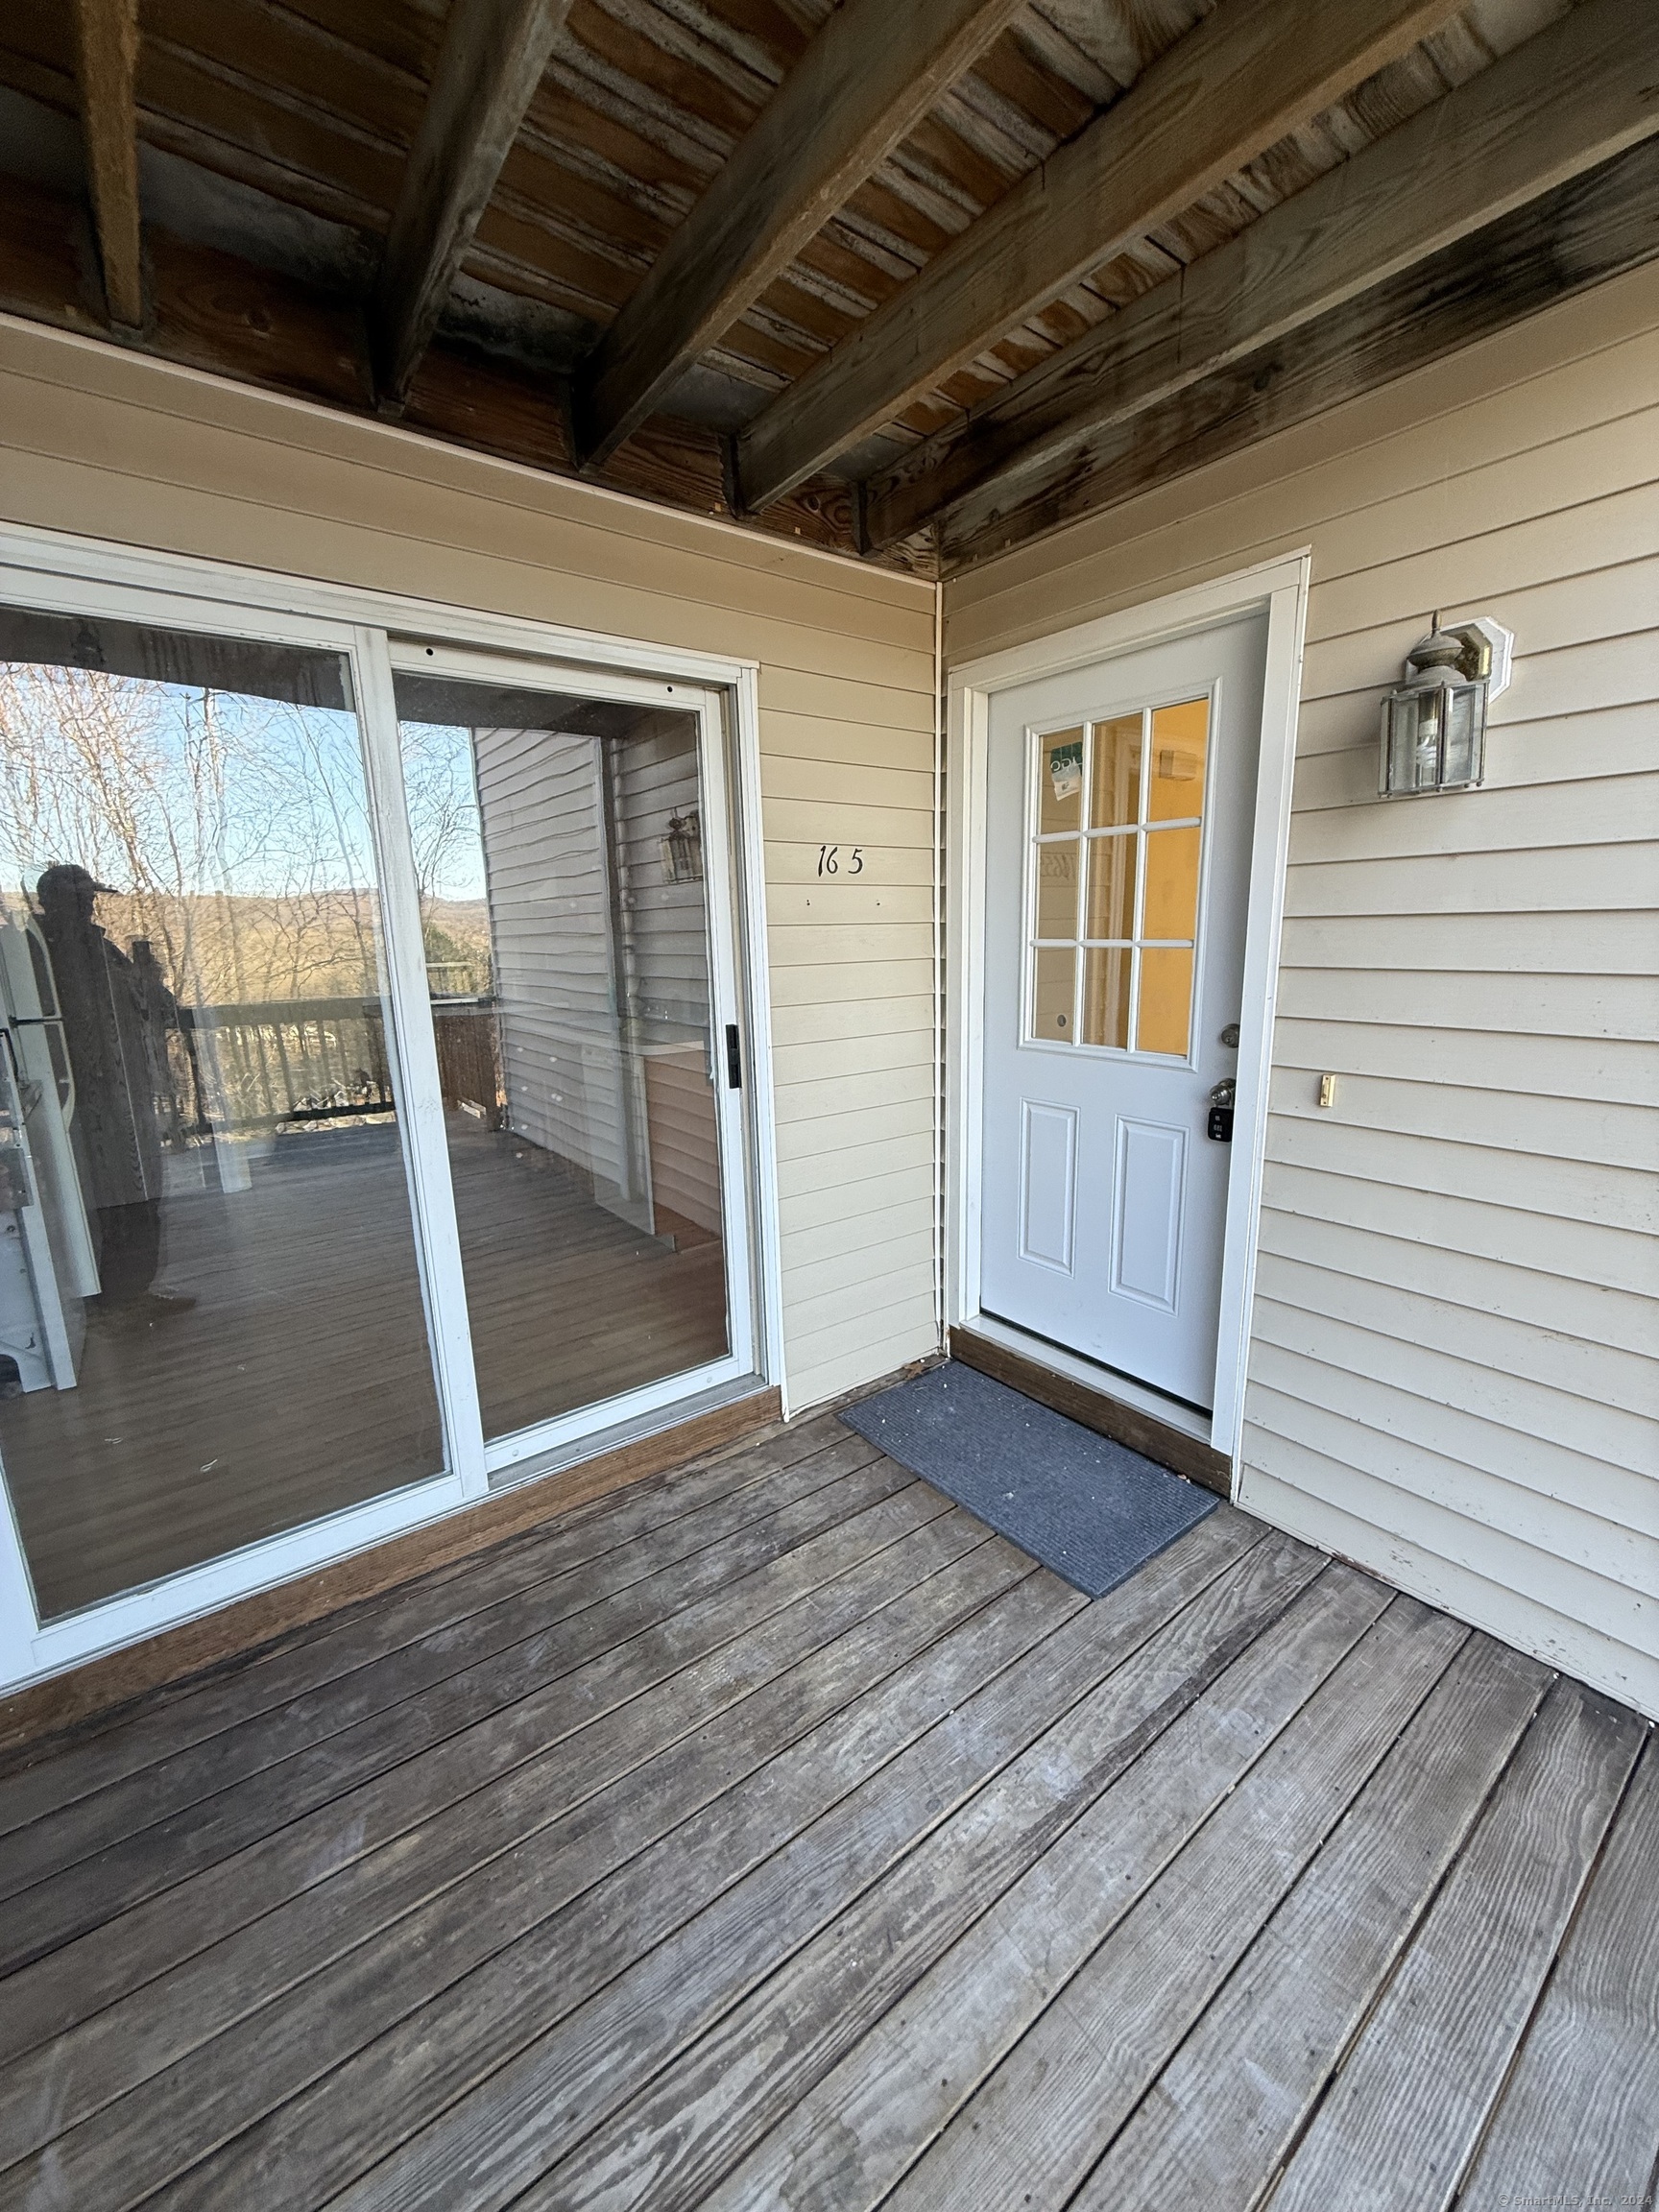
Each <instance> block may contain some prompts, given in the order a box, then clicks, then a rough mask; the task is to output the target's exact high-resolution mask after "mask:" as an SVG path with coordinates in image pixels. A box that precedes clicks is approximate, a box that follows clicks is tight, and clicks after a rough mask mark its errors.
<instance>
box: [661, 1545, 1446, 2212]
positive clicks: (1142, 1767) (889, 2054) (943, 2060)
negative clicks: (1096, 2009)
mask: <svg viewBox="0 0 1659 2212" xmlns="http://www.w3.org/2000/svg"><path fill="white" fill-rule="evenodd" d="M1386 1603H1387V1593H1386V1592H1385V1591H1383V1589H1381V1588H1380V1587H1379V1586H1377V1585H1375V1584H1371V1583H1367V1582H1365V1581H1363V1580H1362V1579H1361V1578H1360V1577H1358V1576H1348V1577H1340V1576H1339V1577H1337V1578H1336V1579H1335V1580H1334V1581H1330V1582H1328V1583H1322V1584H1317V1585H1315V1586H1314V1589H1313V1590H1312V1591H1310V1592H1309V1593H1307V1594H1305V1595H1304V1596H1303V1597H1302V1598H1300V1599H1298V1600H1297V1602H1296V1603H1295V1605H1293V1606H1292V1607H1291V1608H1290V1610H1289V1611H1288V1612H1287V1613H1286V1614H1284V1615H1283V1616H1282V1617H1281V1618H1280V1619H1279V1621H1278V1622H1276V1623H1274V1625H1273V1626H1272V1627H1271V1628H1270V1629H1268V1630H1266V1631H1265V1632H1264V1633H1263V1634H1262V1636H1261V1637H1260V1638H1259V1639H1258V1640H1257V1642H1256V1643H1254V1644H1252V1645H1251V1647H1249V1649H1248V1650H1247V1651H1245V1652H1244V1653H1243V1654H1242V1655H1241V1656H1240V1657H1239V1658H1238V1659H1237V1660H1235V1661H1234V1663H1233V1665H1232V1667H1231V1668H1229V1669H1228V1671H1226V1673H1224V1674H1223V1675H1222V1676H1221V1677H1220V1678H1219V1679H1218V1680H1217V1681H1216V1682H1215V1683H1214V1686H1213V1687H1212V1688H1211V1689H1210V1690H1208V1691H1206V1692H1205V1694H1204V1695H1203V1696H1202V1697H1200V1698H1199V1699H1198V1700H1197V1701H1196V1703H1194V1704H1193V1705H1191V1706H1190V1707H1189V1708H1188V1709H1187V1711H1186V1712H1185V1713H1183V1714H1182V1715H1181V1716H1180V1718H1179V1719H1176V1720H1175V1721H1174V1722H1173V1723H1172V1724H1171V1725H1170V1726H1169V1728H1167V1729H1166V1731H1165V1733H1164V1734H1163V1735H1162V1736H1160V1737H1159V1738H1158V1739H1157V1741H1156V1742H1155V1743H1152V1744H1151V1745H1150V1746H1149V1747H1148V1748H1147V1749H1146V1750H1145V1751H1143V1752H1142V1754H1141V1756H1140V1758H1139V1759H1138V1760H1137V1761H1136V1762H1135V1764H1134V1765H1133V1766H1132V1767H1130V1768H1129V1769H1128V1771H1127V1773H1125V1774H1124V1775H1123V1776H1122V1777H1121V1778H1120V1779H1119V1780H1118V1781H1117V1782H1115V1783H1113V1785H1112V1786H1111V1788H1110V1789H1108V1790H1107V1791H1105V1792H1104V1793H1103V1794H1102V1795H1101V1796H1100V1797H1098V1798H1097V1799H1096V1800H1095V1801H1094V1805H1093V1806H1091V1807H1090V1808H1089V1810H1088V1811H1087V1812H1085V1813H1084V1814H1083V1815H1081V1817H1080V1818H1079V1819H1078V1820H1077V1821H1076V1823H1075V1824H1074V1826H1072V1827H1071V1828H1070V1829H1069V1830H1068V1831H1067V1832H1066V1834H1065V1835H1064V1836H1063V1837H1061V1838H1060V1839H1059V1840H1058V1841H1056V1842H1055V1843H1053V1844H1052V1845H1051V1846H1050V1847H1049V1849H1048V1850H1047V1852H1046V1853H1045V1854H1044V1856H1043V1857H1042V1858H1040V1859H1039V1860H1038V1861H1037V1862H1036V1863H1035V1864H1034V1865H1033V1866H1032V1867H1031V1868H1030V1869H1029V1870H1028V1871H1027V1872H1026V1873H1025V1874H1024V1875H1022V1877H1021V1878H1020V1880H1019V1881H1018V1882H1017V1883H1016V1884H1015V1885H1014V1886H1013V1887H1011V1888H1010V1889H1008V1890H1007V1891H1006V1892H1005V1893H1004V1895H1003V1896H1002V1897H1000V1898H999V1899H998V1901H997V1902H996V1903H995V1904H994V1905H993V1906H992V1907H991V1909H990V1910H989V1911H987V1912H986V1913H985V1914H984V1916H983V1917H982V1918H980V1919H979V1920H978V1921H976V1922H975V1923H974V1926H973V1927H972V1928H971V1929H970V1930H969V1931H968V1932H967V1934H966V1935H964V1936H962V1937H961V1939H960V1940H959V1941H958V1942H957V1943H956V1944H955V1945H954V1946H953V1947H952V1948H951V1949H950V1951H948V1952H947V1953H946V1954H945V1955H944V1957H943V1958H941V1959H940V1960H938V1961H937V1962H936V1963H935V1964H933V1965H931V1966H930V1967H929V1968H928V1969H927V1971H926V1973H925V1974H924V1975H923V1976H922V1977H921V1979H920V1980H919V1981H917V1982H916V1983H915V1984H914V1985H913V1986H912V1987H911V1988H910V1989H909V1990H908V1991H907V1992H906V1993H905V1994H904V1995H903V1996H902V1998H901V2000H900V2001H899V2003H898V2004H897V2005H896V2006H895V2007H894V2008H893V2010H892V2011H890V2012H888V2013H887V2014H886V2015H885V2016H884V2017H883V2018H882V2019H881V2020H879V2021H878V2023H877V2024H876V2025H875V2026H874V2027H873V2028H872V2029H871V2030H870V2032H868V2033H867V2034H866V2035H865V2037H864V2039H863V2040H862V2041H861V2042H859V2043H858V2044H857V2045H855V2046H854V2049H853V2050H852V2051H851V2052H849V2054H848V2055H847V2056H846V2057H845V2058H844V2059H842V2060H841V2061H840V2062H839V2063H838V2064H837V2065H836V2066H835V2068H834V2069H833V2070H832V2071H831V2072H829V2074H827V2075H825V2076H824V2077H823V2078H822V2079H820V2080H819V2081H818V2082H817V2084H816V2086H815V2087H814V2088H812V2089H811V2090H810V2091H809V2092H808V2093H807V2094H806V2095H805V2096H804V2097H803V2098H802V2099H801V2100H800V2101H799V2102H798V2103H797V2104H794V2105H793V2106H792V2107H789V2108H787V2109H786V2110H785V2111H784V2113H783V2114H782V2115H781V2117H780V2118H779V2119H778V2121H777V2123H776V2126H775V2128H774V2132H773V2133H772V2134H771V2135H770V2136H768V2137H767V2138H766V2139H765V2140H764V2141H762V2142H760V2143H759V2144H758V2145H757V2148H756V2150H755V2152H754V2153H753V2154H752V2155H751V2156H750V2157H749V2158H748V2159H747V2160H746V2161H745V2163H744V2164H742V2165H741V2166H739V2167H737V2168H736V2169H735V2171H734V2172H733V2173H732V2174H731V2175H730V2176H728V2178H727V2179H726V2181H725V2182H724V2183H723V2184H722V2185H721V2186H720V2187H718V2188H716V2189H714V2190H713V2191H712V2192H711V2193H710V2195H709V2199H708V2200H707V2205H706V2208H705V2212H744V2208H745V2207H747V2206H749V2205H753V2204H762V2203H790V2204H796V2203H824V2204H829V2203H831V2202H832V2203H833V2204H834V2205H835V2206H836V2208H837V2212H855V2208H857V2207H860V2206H871V2205H875V2204H877V2203H878V2202H880V2203H885V2202H887V2201H889V2198H888V2192H889V2190H890V2189H892V2188H893V2187H894V2185H895V2184H896V2183H897V2182H899V2180H900V2178H901V2176H902V2175H903V2174H904V2172H905V2170H906V2169H907V2168H909V2167H910V2166H911V2165H912V2163H913V2161H914V2160H915V2158H916V2156H917V2153H918V2152H920V2151H921V2150H922V2149H923V2148H924V2146H926V2144H927V2143H928V2141H929V2139H930V2138H932V2137H934V2136H936V2135H937V2134H938V2131H939V2130H940V2129H941V2128H945V2127H946V2125H947V2123H948V2122H950V2120H951V2118H952V2116H953V2115H955V2114H958V2113H960V2111H961V2109H962V2107H963V2106H964V2105H965V2104H966V2105H967V2106H968V2118H969V2121H970V2122H971V2123H972V2122H973V2121H974V2118H975V2117H976V2114H977V2110H978V2106H977V2104H976V2103H970V2102H969V2101H970V2100H971V2099H974V2095H975V2092H976V2091H977V2089H978V2087H979V2084H980V2083H981V2082H982V2081H983V2080H984V2079H985V2078H986V2077H987V2076H988V2075H990V2074H991V2073H992V2072H993V2069H994V2068H996V2067H997V2065H998V2062H999V2061H1000V2060H1001V2059H1002V2058H1003V2057H1004V2056H1006V2054H1007V2053H1008V2052H1009V2050H1010V2049H1011V2048H1013V2047H1014V2046H1015V2045H1016V2043H1017V2042H1018V2041H1019V2038H1020V2037H1021V2036H1022V2034H1024V2033H1025V2032H1026V2031H1027V2030H1028V2029H1030V2028H1031V2027H1032V2023H1033V2022H1035V2021H1037V2020H1038V2019H1039V2017H1040V2016H1041V2017H1042V2018H1043V2019H1045V2020H1046V2018H1047V2017H1048V2014H1047V2013H1046V2009H1045V2008H1046V2007H1048V2006H1050V2005H1051V2004H1052V2003H1053V2002H1054V2000H1055V1999H1056V1997H1057V1995H1058V1994H1059V1992H1060V1991H1061V1990H1062V1989H1063V1987H1064V1986H1065V1985H1066V1984H1067V1983H1068V1982H1069V1980H1070V1977H1072V1976H1073V1975H1074V1974H1075V1973H1076V1972H1077V1970H1078V1969H1079V1967H1081V1966H1082V1965H1083V1963H1084V1962H1085V1960H1087V1959H1088V1957H1089V1955H1090V1953H1091V1951H1092V1950H1094V1947H1095V1946H1096V1945H1097V1944H1099V1943H1100V1942H1101V1941H1103V1940H1104V1939H1105V1937H1106V1936H1108V1935H1109V1934H1110V1933H1111V1931H1112V1930H1113V1929H1114V1928H1116V1927H1117V1926H1118V1923H1119V1922H1120V1921H1121V1920H1122V1919H1123V1917H1124V1915H1125V1914H1127V1913H1129V1912H1130V1911H1131V1910H1132V1908H1134V1907H1135V1906H1136V1904H1137V1902H1138V1901H1139V1900H1140V1899H1142V1898H1144V1897H1145V1896H1146V1895H1147V1894H1148V1892H1149V1891H1151V1890H1152V1889H1153V1886H1154V1885H1155V1884H1158V1883H1160V1882H1161V1880H1162V1879H1166V1875H1165V1869H1166V1867H1167V1865H1168V1864H1169V1862H1170V1861H1171V1860H1172V1859H1173V1858H1174V1857H1175V1855H1176V1854H1177V1853H1178V1852H1179V1851H1181V1850H1182V1848H1183V1846H1185V1845H1189V1844H1190V1839H1191V1838H1192V1837H1193V1836H1194V1835H1195V1834H1203V1833H1206V1832H1207V1831H1205V1828H1204V1823H1205V1822H1206V1821H1208V1820H1212V1819H1214V1820H1219V1819H1221V1818H1222V1817H1223V1816H1224V1813H1225V1808H1226V1807H1227V1806H1228V1804H1229V1803H1231V1802H1233V1801H1234V1800H1233V1798H1232V1795H1231V1793H1232V1792H1234V1791H1244V1790H1247V1789H1248V1788H1249V1786H1250V1785H1249V1777H1250V1776H1251V1775H1252V1774H1253V1773H1254V1772H1255V1771H1256V1770H1257V1767H1258V1763H1259V1762H1260V1761H1261V1760H1262V1758H1263V1757H1264V1756H1265V1755H1266V1754H1267V1753H1268V1751H1269V1749H1270V1747H1272V1746H1274V1745H1276V1744H1278V1743H1283V1742H1284V1732H1285V1731H1286V1729H1288V1728H1290V1727H1291V1726H1292V1725H1293V1723H1294V1722H1295V1720H1296V1717H1297V1715H1298V1714H1299V1713H1300V1712H1301V1711H1302V1710H1303V1708H1304V1707H1305V1706H1306V1705H1307V1702H1308V1699H1309V1697H1310V1695H1313V1694H1314V1693H1315V1692H1317V1693H1318V1695H1319V1696H1320V1698H1321V1700H1322V1701H1323V1703H1324V1704H1325V1705H1326V1706H1329V1705H1330V1704H1331V1703H1332V1702H1333V1701H1334V1700H1340V1699H1341V1697H1342V1696H1343V1695H1344V1693H1343V1692H1342V1691H1340V1690H1337V1689H1336V1688H1335V1685H1336V1684H1338V1683H1341V1682H1343V1681H1344V1678H1345V1676H1346V1675H1347V1673H1348V1671H1349V1669H1350V1667H1351V1664H1352V1661H1353V1658H1354V1656H1355V1653H1356V1650H1357V1648H1363V1647H1364V1641H1365V1639H1366V1638H1367V1637H1368V1636H1369V1635H1371V1634H1372V1633H1374V1628H1373V1624H1374V1623H1375V1622H1376V1621H1377V1619H1378V1617H1379V1615H1381V1614H1382V1613H1383V1608H1384V1606H1385V1605H1386ZM1345 1607H1346V1611H1344V1608H1345ZM1440 1625H1441V1628H1442V1629H1443V1630H1444V1631H1446V1632H1448V1633H1450V1634H1451V1635H1452V1636H1453V1638H1454V1640H1455V1639H1457V1638H1460V1637H1461V1636H1462V1634H1463V1633H1464V1631H1462V1630H1460V1629H1454V1628H1453V1625H1452V1623H1446V1622H1444V1621H1443V1620H1442V1621H1441V1623H1440ZM1373 1702H1374V1704H1375V1700H1374V1701H1373ZM1218 1808H1220V1809H1221V1810H1217V1809H1218ZM1067 2002H1068V2004H1070V2000H1068V2001H1067ZM959 2124H960V2123H959ZM1044 2128H1045V2123H1044V2119H1043V2115H1042V2113H1041V2112H1038V2111H1036V2110H1034V2111H1033V2113H1032V2114H1031V2115H1030V2116H1029V2117H1028V2118H1024V2119H1022V2120H1021V2121H1020V2122H1019V2123H1018V2126H1017V2130H1016V2131H1017V2133H1019V2132H1022V2131H1025V2130H1043V2129H1044ZM949 2140H950V2138H949V2137H947V2138H946V2141H949ZM1013 2157H1014V2163H1015V2165H1016V2166H1017V2167H1019V2166H1020V2161H1021V2159H1022V2157H1023V2159H1024V2164H1023V2167H1022V2188H1023V2187H1024V2186H1026V2185H1029V2184H1030V2183H1032V2182H1033V2181H1044V2180H1046V2178H1047V2177H1048V2154H1047V2152H1046V2149H1044V2150H1043V2151H1041V2152H1040V2151H1039V2149H1038V2147H1037V2145H1036V2144H1034V2143H1032V2142H1030V2141H1024V2140H1023V2139H1022V2147H1021V2148H1020V2149H1018V2150H1016V2152H1014V2154H1013ZM924 2194H925V2196H926V2194H927V2193H926V2191H925V2192H924ZM938 2194H940V2195H941V2196H942V2198H943V2200H946V2201H949V2202H950V2203H951V2204H952V2205H955V2204H958V2203H960V2204H968V2203H972V2204H974V2205H975V2207H977V2205H978V2203H979V2198H978V2196H977V2195H976V2193H975V2191H974V2188H973V2187H971V2186H968V2187H964V2188H963V2190H962V2193H961V2194H960V2195H952V2194H951V2193H950V2186H949V2185H945V2186H943V2188H942V2190H941V2191H940V2192H938ZM903 2198H904V2192H903V2190H900V2192H899V2196H898V2197H897V2198H894V2199H893V2200H891V2201H893V2202H898V2201H900V2200H902V2199H903ZM927 2200H929V2201H931V2200H932V2197H930V2196H929V2197H927ZM700 2201H701V2200H700Z"/></svg>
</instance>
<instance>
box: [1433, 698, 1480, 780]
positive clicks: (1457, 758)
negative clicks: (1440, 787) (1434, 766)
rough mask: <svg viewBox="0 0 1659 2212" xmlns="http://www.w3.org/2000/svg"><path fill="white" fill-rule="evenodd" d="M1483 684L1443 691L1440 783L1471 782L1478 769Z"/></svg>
mask: <svg viewBox="0 0 1659 2212" xmlns="http://www.w3.org/2000/svg"><path fill="white" fill-rule="evenodd" d="M1484 690H1485V686H1484V685H1480V684H1459V685H1457V686H1456V687H1455V689H1454V690H1451V691H1448V692H1447V694H1446V742H1445V744H1444V746H1443V747H1442V749H1441V769H1440V781H1442V783H1472V782H1473V781H1475V779H1476V777H1477V776H1478V775H1479V772H1480V759H1479V741H1480V725H1481V721H1482V719H1483V717H1482V715H1481V712H1480V709H1481V708H1482V707H1483V705H1484V696H1483V694H1484Z"/></svg>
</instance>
